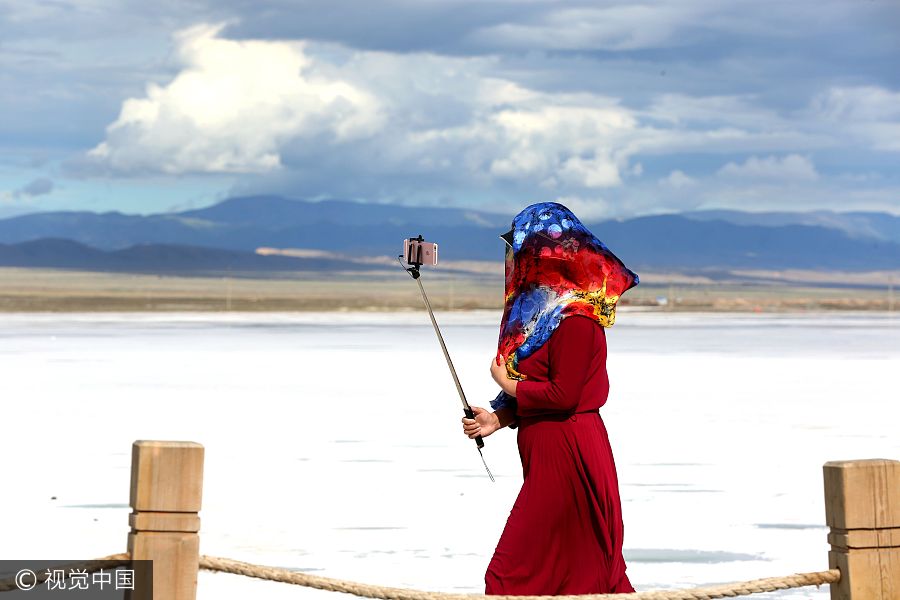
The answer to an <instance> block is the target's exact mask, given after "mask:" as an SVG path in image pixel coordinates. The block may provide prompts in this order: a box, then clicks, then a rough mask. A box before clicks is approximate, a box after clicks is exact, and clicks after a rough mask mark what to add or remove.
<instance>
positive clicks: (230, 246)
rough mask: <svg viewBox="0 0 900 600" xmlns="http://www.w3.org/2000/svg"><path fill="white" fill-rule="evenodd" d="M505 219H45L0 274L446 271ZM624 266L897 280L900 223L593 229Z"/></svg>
mask: <svg viewBox="0 0 900 600" xmlns="http://www.w3.org/2000/svg"><path fill="white" fill-rule="evenodd" d="M511 218H512V215H498V214H495V213H488V212H482V211H476V210H468V209H459V208H430V207H406V206H399V205H387V204H363V203H356V202H347V201H339V200H330V201H322V202H307V201H300V200H290V199H286V198H282V197H277V196H257V197H242V198H232V199H230V200H225V201H224V202H221V203H219V204H216V205H214V206H210V207H208V208H204V209H199V210H189V211H183V212H178V213H171V214H159V215H148V216H140V215H125V214H122V213H118V212H108V213H99V214H98V213H93V212H45V213H33V214H28V215H21V216H16V217H11V218H7V219H0V265H2V266H18V267H58V268H77V269H85V270H102V271H107V270H116V271H135V272H154V271H156V272H173V273H192V272H195V273H196V272H214V271H224V270H226V269H229V270H232V269H233V270H236V271H251V272H263V271H296V270H304V271H305V270H323V269H334V268H340V269H343V270H348V269H353V270H371V269H374V268H381V269H383V268H385V267H384V265H381V266H379V265H377V264H371V263H367V262H364V261H356V262H351V261H347V260H340V259H338V258H336V257H333V258H328V257H325V258H322V257H319V258H297V257H291V256H277V255H275V256H263V255H260V254H257V253H256V250H257V249H258V248H260V247H270V248H300V249H314V250H321V251H325V252H327V253H337V254H340V255H345V256H360V257H376V256H380V257H391V258H393V257H396V256H397V254H399V253H400V250H401V248H402V241H403V239H404V238H406V237H409V236H414V235H417V234H420V233H421V234H422V235H424V236H425V238H426V239H428V240H431V241H436V242H438V243H439V246H440V257H441V259H443V260H446V261H450V260H490V261H500V260H502V257H503V242H502V241H501V240H500V239H499V238H498V236H499V234H501V233H503V232H505V231H506V230H507V229H508V228H509V222H510V220H511ZM589 226H590V229H591V231H593V232H594V234H595V235H597V237H599V238H600V239H601V240H603V242H604V243H606V244H607V246H609V247H610V248H611V249H612V250H613V251H614V252H615V253H616V254H617V255H618V256H619V257H620V258H621V259H622V260H623V261H624V262H625V263H626V264H627V265H629V266H630V267H633V268H634V269H635V270H638V272H640V271H639V270H640V269H654V270H661V269H665V270H674V271H682V272H694V271H698V270H714V269H725V270H728V269H766V270H783V269H821V270H856V271H872V270H888V269H890V270H896V269H900V217H895V216H892V215H889V214H886V213H864V212H856V213H832V212H821V211H820V212H811V213H744V212H739V211H698V212H689V213H682V214H673V215H656V216H645V217H638V218H634V219H628V220H622V221H601V222H597V223H589Z"/></svg>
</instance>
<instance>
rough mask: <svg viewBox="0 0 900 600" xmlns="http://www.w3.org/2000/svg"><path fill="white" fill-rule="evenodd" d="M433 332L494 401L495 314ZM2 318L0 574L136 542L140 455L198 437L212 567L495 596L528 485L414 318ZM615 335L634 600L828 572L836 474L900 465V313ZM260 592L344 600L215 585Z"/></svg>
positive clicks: (454, 319)
mask: <svg viewBox="0 0 900 600" xmlns="http://www.w3.org/2000/svg"><path fill="white" fill-rule="evenodd" d="M437 318H438V322H439V323H440V324H441V325H442V327H443V330H444V336H445V339H446V341H447V345H448V347H449V349H450V352H451V355H452V357H453V359H454V363H455V364H456V366H457V369H458V371H459V373H460V378H461V380H462V384H463V387H464V389H465V390H466V393H467V395H468V397H469V401H470V402H471V403H472V404H474V405H480V406H487V405H488V400H489V399H490V398H493V397H494V395H495V393H496V387H495V385H494V383H493V382H492V381H491V378H490V374H489V371H488V366H489V360H490V359H491V357H492V356H493V354H494V352H495V350H496V340H497V325H498V322H499V318H500V314H499V312H493V311H485V312H469V313H438V315H437ZM0 323H2V326H0V398H2V418H3V427H2V431H0V464H2V467H3V472H4V473H6V474H7V476H6V477H4V482H3V484H2V488H3V494H2V496H0V508H2V510H0V558H4V559H7V558H8V559H13V558H17V559H18V558H35V559H37V558H47V559H53V558H59V559H63V560H81V559H88V558H94V557H98V556H103V555H106V554H111V553H115V552H122V551H124V550H125V543H126V536H127V531H128V513H129V512H130V509H129V508H128V506H127V504H128V486H129V462H130V456H131V444H132V442H133V441H134V440H137V439H159V440H165V439H170V440H193V441H197V442H200V443H202V444H203V445H204V446H205V448H206V472H205V480H204V497H203V510H202V512H201V518H202V530H201V552H202V553H204V554H210V555H214V556H226V557H231V558H236V559H239V560H245V561H250V562H255V563H261V564H267V565H276V566H284V567H290V568H296V569H301V570H304V571H307V572H311V573H315V574H320V575H326V576H331V577H339V578H344V579H351V580H357V581H363V582H368V583H378V584H383V585H392V586H399V587H414V588H419V589H428V590H442V591H454V592H481V591H483V585H484V584H483V576H484V570H485V567H486V566H487V563H488V561H489V559H490V557H491V555H492V553H493V550H494V546H495V544H496V542H497V539H498V538H499V535H500V532H501V530H502V528H503V525H504V523H505V520H506V517H507V516H508V514H509V509H510V507H511V506H512V503H513V501H514V499H515V497H516V494H517V493H518V490H519V486H520V485H521V477H522V473H521V466H520V463H519V457H518V454H517V450H516V443H515V432H513V431H509V430H504V431H501V432H498V433H496V434H494V435H493V436H491V437H489V438H487V440H486V448H485V457H486V459H487V460H488V462H489V464H490V466H491V468H492V470H493V472H494V474H495V476H496V478H497V481H496V483H491V482H490V481H489V480H488V479H487V477H486V476H485V474H484V471H483V467H482V464H481V461H480V459H479V458H478V454H477V452H476V451H475V448H474V444H473V443H472V442H471V441H470V440H468V439H466V438H465V437H463V435H462V433H461V425H460V423H459V419H460V416H461V414H460V408H459V400H458V398H457V396H456V391H455V388H454V386H453V383H452V380H451V378H450V375H449V373H448V371H447V368H446V365H445V364H444V359H443V356H442V355H441V353H440V348H439V346H438V345H437V342H436V339H435V337H434V332H433V330H432V329H431V325H430V323H429V321H428V318H427V316H426V314H425V313H424V312H409V313H330V314H322V313H315V314H314V313H308V314H262V315H260V314H201V315H197V314H165V315H121V314H120V315H84V314H46V315H27V314H26V315H3V316H2V317H0ZM607 341H608V346H609V362H608V369H609V374H610V380H611V392H610V398H609V401H608V403H607V405H606V406H605V407H604V408H603V409H602V410H601V414H602V416H603V419H604V421H605V422H606V425H607V428H608V430H609V433H610V440H611V443H612V447H613V451H614V453H615V459H616V463H617V467H618V475H619V481H620V489H621V496H622V501H623V511H624V520H625V557H626V562H627V564H628V574H629V576H630V578H631V581H632V583H633V584H634V585H635V587H636V588H637V589H638V590H646V589H654V588H676V587H689V586H695V585H705V584H716V583H724V582H729V581H740V580H745V579H754V578H759V577H770V576H778V575H786V574H789V573H794V572H800V571H818V570H824V569H826V568H827V550H828V546H827V543H826V533H827V530H826V528H825V527H824V518H825V517H824V504H823V498H822V496H823V492H822V464H823V463H824V462H825V461H828V460H843V459H856V458H893V459H898V458H900V435H898V426H897V424H898V423H900V403H898V402H897V398H898V378H897V373H898V372H900V318H896V317H894V316H892V315H890V314H819V315H772V314H746V315H721V314H717V315H709V314H694V315H692V314H672V313H643V312H629V311H626V310H621V311H620V313H619V316H618V322H617V324H616V325H615V326H614V327H613V328H611V329H609V330H608V331H607ZM54 498H55V499H54ZM248 595H253V596H256V597H267V598H300V597H302V598H312V597H317V598H318V597H321V598H323V599H324V598H326V597H331V598H333V597H334V595H333V594H330V593H328V592H318V591H312V590H305V589H299V588H295V587H293V586H288V585H284V584H277V583H270V582H263V581H259V580H252V579H246V578H241V577H236V576H231V575H224V574H214V573H206V572H203V573H201V575H200V580H199V598H201V599H202V598H206V599H214V598H215V599H221V598H243V597H247V596H248ZM755 597H756V596H755ZM758 597H778V598H815V599H823V600H824V599H825V598H827V597H828V589H827V586H824V587H823V588H822V589H819V590H817V589H816V588H803V589H802V590H798V591H791V592H781V593H778V594H771V595H762V596H758Z"/></svg>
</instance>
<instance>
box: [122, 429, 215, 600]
mask: <svg viewBox="0 0 900 600" xmlns="http://www.w3.org/2000/svg"><path fill="white" fill-rule="evenodd" d="M202 492H203V446H201V445H200V444H197V443H194V442H154V441H141V440H139V441H137V442H135V443H134V444H133V446H132V449H131V509H132V513H131V515H129V517H128V523H129V525H131V533H129V534H128V552H129V554H131V558H132V560H152V561H153V596H154V597H155V598H166V599H167V600H195V598H196V597H197V572H198V570H199V562H200V536H199V534H198V532H199V531H200V516H199V515H198V514H197V513H198V512H199V511H200V500H201V495H202ZM132 598H133V600H152V599H150V598H143V597H142V594H141V592H140V591H139V590H136V591H135V594H134V595H133V596H132Z"/></svg>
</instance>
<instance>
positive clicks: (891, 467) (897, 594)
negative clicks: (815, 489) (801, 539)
mask: <svg viewBox="0 0 900 600" xmlns="http://www.w3.org/2000/svg"><path fill="white" fill-rule="evenodd" d="M822 468H823V471H824V476H825V521H826V523H827V524H828V526H829V527H830V528H831V530H830V532H829V533H828V543H829V544H831V550H830V551H829V552H828V567H829V568H831V569H834V568H838V569H840V571H841V580H840V581H839V582H838V583H832V584H831V598H832V600H896V599H898V598H900V461H896V460H886V459H880V458H876V459H870V460H846V461H830V462H827V463H825V465H824V466H823V467H822Z"/></svg>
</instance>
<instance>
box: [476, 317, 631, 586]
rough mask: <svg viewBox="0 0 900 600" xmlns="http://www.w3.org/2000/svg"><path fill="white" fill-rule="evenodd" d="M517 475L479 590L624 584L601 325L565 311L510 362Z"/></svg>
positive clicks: (621, 536)
mask: <svg viewBox="0 0 900 600" xmlns="http://www.w3.org/2000/svg"><path fill="white" fill-rule="evenodd" d="M517 370H518V371H519V372H520V373H524V374H526V375H527V376H528V378H527V379H526V380H524V381H519V382H518V384H517V386H516V403H517V409H516V415H517V416H518V417H519V419H518V427H519V433H518V443H519V456H520V457H521V459H522V471H523V475H524V482H523V484H522V490H521V491H520V492H519V495H518V497H517V498H516V502H515V504H514V505H513V507H512V510H511V511H510V514H509V518H508V519H507V521H506V527H505V529H504V530H503V535H501V537H500V541H499V542H498V544H497V549H496V551H495V552H494V556H493V558H492V559H491V562H490V564H489V565H488V569H487V572H486V573H485V577H484V580H485V593H486V594H509V595H550V594H553V595H559V594H590V593H615V592H633V591H634V588H633V587H632V586H631V583H630V582H629V580H628V576H627V575H626V574H625V560H624V558H623V557H622V538H623V533H624V526H623V523H622V507H621V501H620V499H619V484H618V478H617V476H616V466H615V462H614V461H613V454H612V449H611V448H610V445H609V438H608V436H607V433H606V427H605V425H604V424H603V419H601V418H600V413H599V410H598V409H599V408H600V407H601V406H603V404H605V403H606V398H607V395H608V393H609V380H608V378H607V374H606V332H605V331H604V329H603V326H602V325H600V324H599V323H597V322H595V321H594V320H592V319H590V318H588V317H584V316H580V315H573V316H570V317H566V318H564V319H563V320H562V322H561V323H560V324H559V326H558V327H557V329H556V330H555V331H554V332H553V334H552V335H551V336H550V338H549V339H548V340H547V342H546V343H545V344H544V345H543V346H541V347H540V348H539V349H538V350H537V351H535V352H534V354H532V355H531V356H529V357H528V358H525V359H523V360H521V361H519V363H518V367H517Z"/></svg>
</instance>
